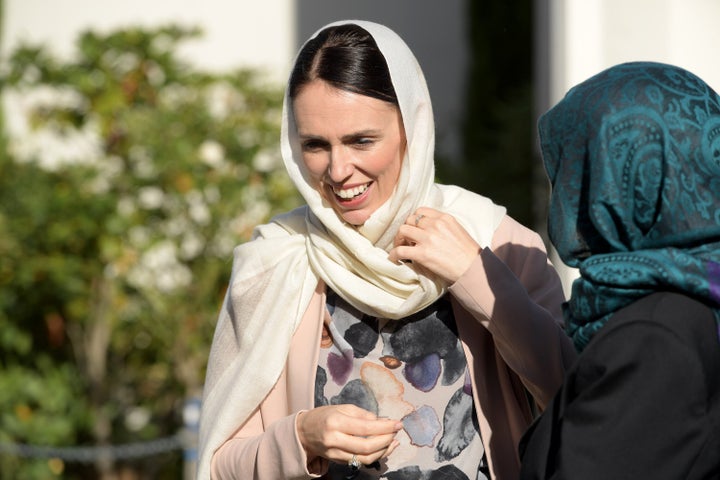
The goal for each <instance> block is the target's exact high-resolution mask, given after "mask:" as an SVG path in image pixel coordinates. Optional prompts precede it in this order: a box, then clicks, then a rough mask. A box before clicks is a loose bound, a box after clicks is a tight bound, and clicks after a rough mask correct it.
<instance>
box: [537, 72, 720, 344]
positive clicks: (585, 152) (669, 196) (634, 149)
mask: <svg viewBox="0 0 720 480" xmlns="http://www.w3.org/2000/svg"><path fill="white" fill-rule="evenodd" d="M539 132H540V142H541V149H542V154H543V160H544V162H545V168H546V171H547V174H548V177H549V179H550V182H551V184H552V189H553V192H552V197H551V201H550V212H549V222H548V228H549V234H550V238H551V240H552V242H553V244H554V245H555V247H556V248H557V250H558V253H559V255H560V257H561V258H562V260H563V261H564V262H565V263H566V264H567V265H569V266H571V267H576V268H579V271H580V277H579V278H578V279H577V280H575V282H574V283H573V286H572V295H571V298H570V300H569V302H568V303H567V304H566V305H565V317H566V324H567V325H568V326H569V333H570V335H571V336H572V337H573V340H574V342H575V346H576V348H578V349H579V350H582V349H583V348H584V347H585V346H586V345H587V344H588V342H589V341H590V339H591V338H592V337H593V335H594V334H595V333H596V332H597V331H598V330H599V329H600V328H602V326H603V325H604V324H605V322H607V320H608V318H609V317H610V316H611V315H612V314H613V312H615V311H617V310H618V309H620V308H622V307H624V306H626V305H628V304H630V303H632V302H633V301H635V300H637V299H639V298H640V297H643V296H645V295H648V294H650V293H653V292H656V291H674V292H679V293H684V294H686V295H689V296H691V297H694V298H696V299H698V300H700V301H703V302H705V303H706V304H708V305H709V306H711V307H712V308H713V309H714V310H715V313H716V317H718V318H720V97H718V95H717V94H716V93H715V92H714V91H713V90H712V89H711V88H710V87H709V86H708V85H706V84H705V82H703V81H702V80H700V79H699V78H698V77H696V76H695V75H693V74H692V73H690V72H687V71H685V70H683V69H681V68H678V67H674V66H671V65H664V64H658V63H650V62H632V63H626V64H621V65H617V66H615V67H612V68H609V69H607V70H605V71H603V72H601V73H599V74H597V75H595V76H593V77H592V78H590V79H588V80H586V81H585V82H583V83H581V84H579V85H577V86H576V87H574V88H572V89H571V90H570V91H569V92H568V93H567V95H566V96H565V98H564V99H563V100H562V101H560V102H559V103H558V104H557V105H556V106H555V107H553V108H552V109H551V110H550V111H548V112H547V113H546V114H544V115H543V116H542V117H541V118H540V121H539Z"/></svg>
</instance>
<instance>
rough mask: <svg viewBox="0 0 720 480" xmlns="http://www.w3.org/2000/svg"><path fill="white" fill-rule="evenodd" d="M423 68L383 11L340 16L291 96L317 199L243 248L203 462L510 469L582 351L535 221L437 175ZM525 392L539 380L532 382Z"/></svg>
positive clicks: (235, 471) (324, 469)
mask: <svg viewBox="0 0 720 480" xmlns="http://www.w3.org/2000/svg"><path fill="white" fill-rule="evenodd" d="M434 144H435V137H434V122H433V114H432V107H431V103H430V97H429V94H428V90H427V86H426V84H425V80H424V77H423V75H422V71H421V69H420V67H419V65H418V64H417V61H416V60H415V57H414V56H413V54H412V52H411V51H410V50H409V49H408V47H407V45H406V44H405V43H404V42H403V41H402V40H401V39H400V38H399V37H398V36H397V35H396V34H395V33H394V32H392V31H391V30H389V29H388V28H386V27H384V26H382V25H378V24H374V23H370V22H361V21H352V22H350V21H345V22H337V23H335V24H331V25H329V26H327V27H326V28H323V29H322V30H320V31H318V32H317V33H316V34H315V35H314V36H313V37H312V38H311V39H309V40H308V41H307V42H306V44H305V45H304V46H303V47H302V49H301V51H300V53H299V54H298V57H297V60H296V64H295V67H294V69H293V72H292V74H291V78H290V81H289V84H288V89H287V91H286V95H285V103H284V114H283V124H282V136H281V146H282V152H283V161H284V163H285V167H286V168H287V171H288V173H289V175H290V177H291V178H292V180H293V182H294V183H295V186H296V187H297V188H298V190H299V191H300V193H301V194H302V196H303V198H304V199H305V201H306V203H307V204H306V205H305V206H303V207H300V208H298V209H296V210H294V211H292V212H288V213H286V214H284V215H280V216H278V217H276V218H274V219H273V220H272V221H271V222H270V223H269V224H266V225H260V226H258V227H257V228H256V230H255V235H254V239H253V241H251V242H248V243H246V244H243V245H240V246H239V247H237V248H236V250H235V262H234V264H233V274H232V278H231V280H230V286H229V288H228V293H227V296H226V299H225V303H224V305H223V308H222V310H221V313H220V318H219V320H218V324H217V327H216V333H215V340H214V343H213V347H212V352H211V354H210V359H209V362H208V372H207V379H206V385H205V393H204V404H203V413H202V419H201V432H200V462H199V475H198V477H199V478H200V479H203V480H207V479H208V478H210V476H211V474H212V478H214V479H256V480H261V479H273V480H274V479H278V478H295V479H305V478H307V479H309V478H323V479H345V478H358V479H359V478H363V479H373V478H376V479H379V478H398V479H405V478H407V479H415V478H425V477H431V476H443V478H450V477H452V478H457V479H473V480H474V479H507V478H510V479H512V478H515V477H516V476H517V474H518V471H519V461H518V457H517V449H516V447H517V442H518V440H519V438H520V435H521V434H522V433H523V431H524V429H525V427H526V426H527V425H529V423H530V421H531V420H532V416H531V412H532V406H531V404H530V402H529V401H528V400H529V398H532V401H533V403H535V404H536V406H537V407H539V408H542V407H543V406H544V405H545V404H546V403H547V402H548V401H549V400H550V398H551V397H552V395H553V394H554V393H555V391H556V389H557V388H558V387H559V386H560V382H561V380H562V377H563V373H564V371H565V367H566V366H567V365H568V364H569V363H570V362H571V361H572V360H573V359H574V350H573V348H572V344H571V343H570V341H569V339H568V337H566V336H565V335H564V333H563V331H562V319H561V313H560V305H561V303H562V301H563V294H562V289H561V286H560V281H559V278H558V276H557V274H556V272H555V270H554V269H553V267H552V265H550V263H549V262H548V259H547V255H546V252H545V249H544V246H543V243H542V241H541V240H540V237H539V236H538V235H537V234H535V233H534V232H532V231H530V230H528V229H526V228H525V227H523V226H521V225H520V224H518V223H517V222H516V221H514V220H513V219H512V218H510V217H508V216H507V215H506V214H505V209H504V208H503V207H500V206H498V205H495V204H494V203H493V202H492V201H491V200H489V199H488V198H485V197H482V196H480V195H477V194H474V193H472V192H469V191H466V190H463V189H461V188H459V187H455V186H445V185H439V184H436V183H434V172H435V170H434ZM528 393H529V395H528Z"/></svg>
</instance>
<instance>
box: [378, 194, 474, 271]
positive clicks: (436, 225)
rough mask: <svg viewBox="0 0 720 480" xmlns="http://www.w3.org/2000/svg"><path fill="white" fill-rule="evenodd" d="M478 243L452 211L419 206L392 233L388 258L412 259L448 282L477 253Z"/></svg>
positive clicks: (395, 260) (394, 260)
mask: <svg viewBox="0 0 720 480" xmlns="http://www.w3.org/2000/svg"><path fill="white" fill-rule="evenodd" d="M479 251H480V245H479V244H478V243H477V242H476V241H475V240H474V239H473V238H472V237H471V236H470V234H468V232H467V231H466V230H465V229H464V228H463V227H462V226H461V225H460V224H459V223H458V221H457V220H456V219H455V217H453V216H452V215H449V214H447V213H442V212H440V211H438V210H435V209H432V208H428V207H420V208H418V209H417V210H416V211H415V213H414V214H413V215H410V217H408V219H407V220H406V221H405V224H404V225H402V226H401V227H400V229H399V230H398V233H397V235H396V236H395V248H393V249H392V250H390V254H389V255H390V257H389V258H390V260H391V261H393V262H398V261H400V260H403V261H407V260H410V261H412V262H413V263H414V264H415V265H419V266H420V267H422V268H425V269H427V270H429V271H431V272H432V273H434V274H436V275H438V276H440V277H442V278H444V279H445V280H447V281H448V282H450V283H454V282H456V281H457V280H458V279H459V278H460V277H461V276H462V274H463V273H465V271H466V270H467V269H468V268H470V265H471V264H472V262H473V261H474V260H475V257H477V255H478V252H479Z"/></svg>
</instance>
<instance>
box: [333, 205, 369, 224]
mask: <svg viewBox="0 0 720 480" xmlns="http://www.w3.org/2000/svg"><path fill="white" fill-rule="evenodd" d="M370 214H371V212H368V211H367V210H365V209H363V210H346V211H343V212H338V215H340V218H342V219H343V220H344V221H345V223H349V224H350V225H354V226H356V227H359V226H362V225H363V224H364V223H365V222H366V221H367V219H368V218H370Z"/></svg>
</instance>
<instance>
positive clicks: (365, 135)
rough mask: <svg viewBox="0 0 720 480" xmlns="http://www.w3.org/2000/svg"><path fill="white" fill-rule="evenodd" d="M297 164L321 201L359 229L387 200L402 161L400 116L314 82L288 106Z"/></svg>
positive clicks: (380, 104) (394, 110)
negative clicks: (294, 130)
mask: <svg viewBox="0 0 720 480" xmlns="http://www.w3.org/2000/svg"><path fill="white" fill-rule="evenodd" d="M293 111H294V114H295V123H296V124H297V129H298V134H299V138H300V148H301V151H302V159H303V162H304V163H305V166H306V167H307V169H308V171H309V172H310V175H311V176H312V179H313V181H314V182H315V185H314V188H316V189H317V190H318V191H319V192H320V195H322V196H323V197H324V198H325V200H327V201H328V202H329V203H330V204H331V205H332V207H333V208H334V209H335V211H336V212H337V213H338V215H340V216H341V217H342V219H343V220H345V221H346V222H347V223H349V224H351V225H362V224H363V223H365V221H366V220H367V219H368V217H370V215H371V214H372V213H373V212H374V211H375V210H377V209H378V207H380V206H381V205H382V204H383V203H384V202H385V201H386V200H387V199H388V198H390V195H392V193H393V190H394V189H395V185H396V184H397V181H398V178H399V176H400V167H401V166H402V161H403V157H404V155H405V145H406V141H405V130H404V129H403V125H402V118H401V116H400V110H399V109H398V108H397V107H396V106H394V105H392V104H390V103H387V102H384V101H382V100H378V99H375V98H371V97H367V96H365V95H360V94H356V93H351V92H347V91H345V90H340V89H337V88H335V87H333V86H331V85H329V84H328V83H326V82H324V81H322V80H314V81H312V82H310V83H308V84H307V85H305V86H304V87H302V89H301V90H300V92H299V93H298V94H297V95H296V97H295V100H294V102H293Z"/></svg>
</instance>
